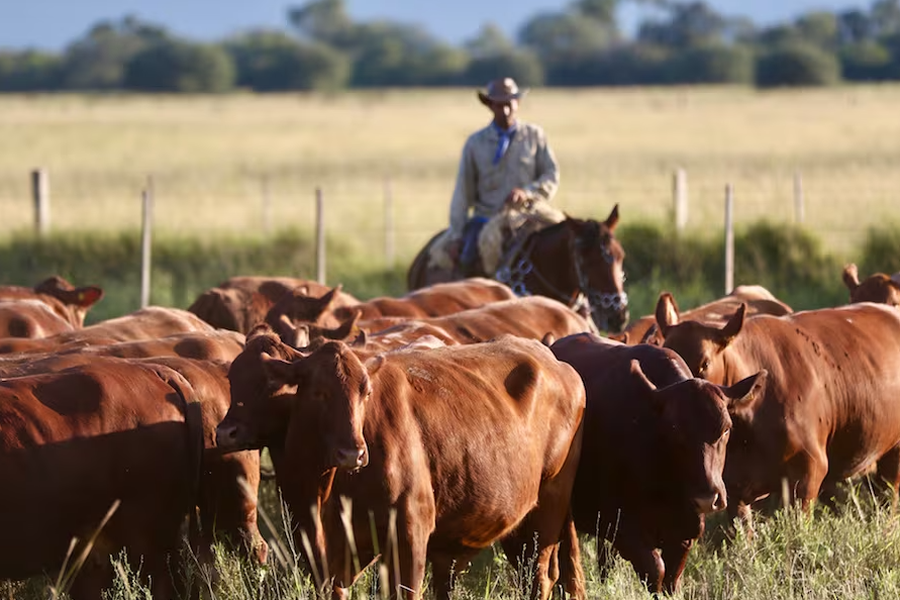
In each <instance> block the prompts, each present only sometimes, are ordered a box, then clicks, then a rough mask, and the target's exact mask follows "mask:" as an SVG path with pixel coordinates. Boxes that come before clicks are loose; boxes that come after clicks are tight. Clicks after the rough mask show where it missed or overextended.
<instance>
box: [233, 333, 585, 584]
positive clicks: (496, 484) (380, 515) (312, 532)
mask: <svg viewBox="0 0 900 600" xmlns="http://www.w3.org/2000/svg"><path fill="white" fill-rule="evenodd" d="M273 357H278V358H273ZM282 359H284V360H282ZM229 377H230V379H231V385H232V405H231V409H230V410H229V413H228V416H227V417H226V418H225V420H224V421H223V422H222V424H221V425H220V426H219V429H218V441H219V445H220V447H223V448H224V447H226V446H227V447H234V448H245V447H258V446H259V445H261V444H269V445H270V449H271V450H272V451H273V459H274V462H275V471H276V478H277V480H278V483H279V485H280V486H281V489H282V493H283V494H284V498H285V499H286V501H287V502H288V504H289V505H290V506H291V508H292V513H293V516H294V518H295V519H296V524H297V526H298V528H297V530H296V535H297V538H298V541H299V540H300V538H301V536H302V535H303V534H302V532H306V533H308V534H309V539H310V540H311V542H312V544H313V548H314V549H313V555H312V560H311V561H310V563H311V564H312V565H314V569H316V570H315V571H314V572H316V573H319V576H318V579H319V580H320V581H323V580H327V576H328V575H331V576H333V577H334V578H335V579H334V586H335V597H339V598H343V597H346V596H345V594H346V589H345V588H346V587H347V586H349V585H350V584H351V583H352V582H353V581H354V580H355V579H356V577H357V575H358V569H357V568H355V567H353V566H352V565H351V564H349V560H348V559H349V556H350V553H349V552H348V551H347V550H348V548H347V538H346V535H345V532H344V531H343V525H342V522H341V517H340V500H339V498H341V497H347V498H349V499H350V500H351V501H352V516H351V517H349V518H351V519H352V528H353V536H354V539H355V541H356V551H357V553H358V556H359V564H360V565H362V566H365V565H367V564H368V563H369V562H370V561H371V560H373V559H374V558H375V549H374V547H373V543H374V542H375V541H376V540H373V539H372V531H373V529H372V528H370V525H371V523H370V515H372V517H371V518H372V519H374V525H372V526H373V527H374V532H375V533H376V534H377V540H381V541H382V542H383V541H384V540H387V539H397V543H396V545H395V546H390V545H389V547H388V551H387V558H388V560H387V562H388V563H389V564H392V567H391V568H389V572H390V573H391V578H392V582H391V588H390V589H391V590H397V589H398V586H399V585H402V586H403V589H404V590H405V591H404V592H403V593H402V595H403V596H404V597H410V598H418V597H419V596H420V594H421V587H420V586H421V585H422V580H423V576H424V574H425V561H426V556H427V558H428V559H429V560H430V561H431V563H432V569H433V573H434V582H435V595H436V597H437V598H439V599H441V600H444V599H446V598H449V593H450V589H451V587H452V574H453V572H454V571H459V570H462V569H464V568H465V565H466V563H467V562H468V560H469V559H470V558H471V557H472V556H474V554H476V553H477V552H478V551H479V550H481V549H483V548H486V547H487V546H489V545H490V544H491V543H492V542H494V541H495V540H497V539H502V540H503V545H504V548H505V550H506V553H507V556H508V557H510V559H511V561H512V562H513V564H516V562H517V559H518V557H520V556H523V549H524V556H525V557H532V556H536V557H537V561H536V562H537V565H536V574H535V581H534V588H533V589H534V590H535V595H536V596H538V597H540V598H547V597H548V596H549V595H550V591H551V586H552V584H553V582H554V580H555V579H556V578H557V576H558V573H557V567H558V566H557V563H556V560H555V557H556V550H557V547H558V546H560V548H559V562H560V566H563V567H565V572H566V574H567V578H566V583H567V587H568V588H569V591H570V593H574V594H575V595H576V596H577V597H583V595H584V584H583V577H584V576H583V573H582V572H581V566H580V562H579V558H578V541H577V537H576V536H575V532H574V527H573V526H571V519H570V518H569V517H568V514H569V510H568V503H569V494H570V491H571V486H572V483H573V480H574V476H575V470H576V468H577V462H578V450H579V448H580V443H581V433H580V432H581V427H580V423H581V415H582V411H583V407H584V395H583V394H584V388H583V386H582V384H581V380H580V378H579V377H578V375H577V373H575V371H574V370H573V369H571V367H569V366H568V365H565V364H563V363H559V362H558V361H556V360H555V359H554V357H553V355H552V354H551V353H550V351H549V350H548V349H547V348H546V347H545V346H543V345H542V344H541V343H540V342H536V341H532V340H524V339H521V338H514V337H511V336H505V337H503V338H500V339H499V340H497V341H494V342H491V343H487V344H476V345H471V346H454V347H449V348H438V349H432V350H425V351H401V352H393V353H387V354H382V355H378V356H376V357H372V358H371V359H369V360H367V361H366V362H365V363H363V362H362V361H361V359H360V358H359V357H357V355H356V354H354V353H353V352H352V351H351V350H350V349H349V348H348V347H347V346H346V345H345V344H343V343H341V342H329V343H326V344H325V345H323V346H322V347H321V348H319V349H318V350H316V351H315V352H313V353H312V354H310V355H308V356H306V357H303V356H302V355H300V354H299V353H297V352H296V351H294V350H292V349H290V348H289V347H287V346H286V345H284V344H283V343H281V342H280V341H279V340H278V338H277V337H276V336H275V335H274V334H266V333H260V334H258V335H255V336H252V337H250V338H249V339H248V342H247V348H246V349H245V351H244V352H243V353H242V354H241V355H239V356H238V357H237V358H236V359H235V360H234V362H233V363H232V367H231V371H230V373H229ZM291 386H296V392H294V390H293V389H290V390H289V389H288V388H291ZM338 467H339V468H340V469H338ZM345 469H351V470H352V471H357V470H358V472H348V471H346V470H345ZM310 506H317V507H319V510H318V511H317V515H318V517H319V518H316V519H314V518H313V517H312V515H311V513H310V511H309V507H310ZM393 510H396V511H397V518H396V538H393V537H391V538H389V535H392V534H389V531H390V528H389V522H390V517H389V515H390V513H391V511H393ZM535 542H536V543H537V547H534V544H535ZM561 542H562V544H561ZM298 546H299V544H298ZM300 547H302V546H300ZM382 547H384V546H382ZM392 555H393V556H394V557H397V559H398V562H394V561H393V560H390V557H391V556H392ZM322 567H324V570H325V571H326V573H325V577H324V578H323V577H322V576H321V572H322V571H321V570H319V569H321V568H322ZM393 567H396V572H395V569H394V568H393ZM396 574H399V580H398V579H397V578H396Z"/></svg>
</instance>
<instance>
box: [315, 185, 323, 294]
mask: <svg viewBox="0 0 900 600" xmlns="http://www.w3.org/2000/svg"><path fill="white" fill-rule="evenodd" d="M316 281H318V282H319V283H321V284H322V285H325V203H324V202H323V200H322V188H320V187H317V188H316Z"/></svg>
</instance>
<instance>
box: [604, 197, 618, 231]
mask: <svg viewBox="0 0 900 600" xmlns="http://www.w3.org/2000/svg"><path fill="white" fill-rule="evenodd" d="M618 224H619V205H618V204H616V205H615V206H613V209H612V212H610V213H609V216H608V217H606V221H605V225H606V228H607V229H609V232H610V233H612V232H613V231H615V229H616V225H618Z"/></svg>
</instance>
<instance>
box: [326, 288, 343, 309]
mask: <svg viewBox="0 0 900 600" xmlns="http://www.w3.org/2000/svg"><path fill="white" fill-rule="evenodd" d="M343 287H344V285H343V284H342V283H339V284H337V285H336V286H335V287H334V288H333V289H332V290H331V291H329V292H328V293H327V294H325V295H324V296H322V301H323V304H322V310H323V312H324V311H325V310H332V309H334V303H335V302H336V301H337V299H338V296H340V294H341V289H342V288H343Z"/></svg>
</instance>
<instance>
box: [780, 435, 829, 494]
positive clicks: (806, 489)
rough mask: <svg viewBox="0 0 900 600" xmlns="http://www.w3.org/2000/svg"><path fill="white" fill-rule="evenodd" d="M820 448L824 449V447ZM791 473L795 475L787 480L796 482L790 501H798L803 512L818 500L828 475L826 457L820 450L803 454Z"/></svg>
mask: <svg viewBox="0 0 900 600" xmlns="http://www.w3.org/2000/svg"><path fill="white" fill-rule="evenodd" d="M820 447H821V448H824V445H823V446H820ZM792 471H793V472H794V473H796V474H797V476H796V477H789V479H788V480H789V481H794V482H796V483H795V484H794V485H793V486H792V488H791V492H792V495H793V498H792V500H794V501H796V500H799V501H800V506H801V507H802V508H803V510H809V509H810V508H811V507H812V504H813V502H815V500H816V498H818V496H819V491H820V490H821V489H822V482H823V481H824V480H825V476H826V475H827V474H828V457H827V456H825V453H824V451H821V450H817V451H815V452H806V453H803V454H802V455H801V458H800V459H799V461H798V463H797V464H796V465H794V468H793V469H792Z"/></svg>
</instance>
